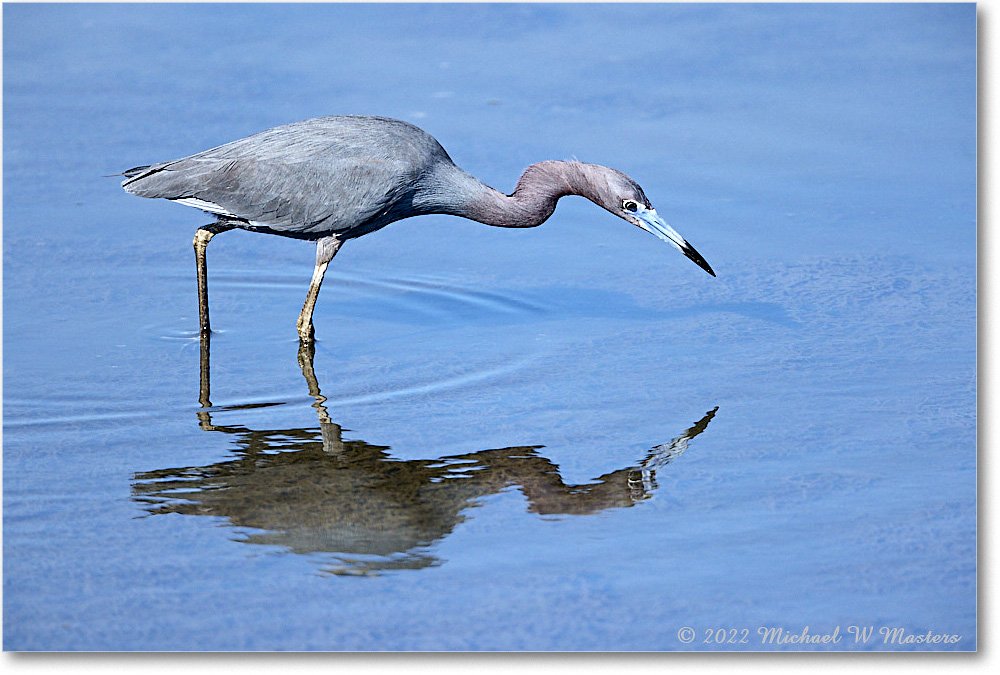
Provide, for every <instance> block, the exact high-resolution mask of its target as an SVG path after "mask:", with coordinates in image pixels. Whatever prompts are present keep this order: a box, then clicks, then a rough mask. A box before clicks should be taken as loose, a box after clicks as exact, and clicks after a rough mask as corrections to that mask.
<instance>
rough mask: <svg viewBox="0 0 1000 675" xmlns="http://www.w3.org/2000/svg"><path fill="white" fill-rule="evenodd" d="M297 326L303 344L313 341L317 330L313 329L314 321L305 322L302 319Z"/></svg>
mask: <svg viewBox="0 0 1000 675" xmlns="http://www.w3.org/2000/svg"><path fill="white" fill-rule="evenodd" d="M296 328H297V329H298V331H299V341H300V342H302V343H303V344H309V343H310V342H313V336H314V335H315V333H316V331H314V330H313V325H312V321H310V322H309V323H303V322H302V321H299V322H298V323H297V324H296Z"/></svg>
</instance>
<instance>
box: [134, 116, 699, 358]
mask: <svg viewBox="0 0 1000 675" xmlns="http://www.w3.org/2000/svg"><path fill="white" fill-rule="evenodd" d="M123 175H124V176H126V179H125V180H124V181H123V182H122V187H124V188H125V190H126V191H127V192H129V193H131V194H134V195H138V196H139V197H149V198H163V199H169V200H171V201H175V202H177V203H179V204H184V205H185V206H193V207H195V208H198V209H202V210H203V211H207V212H208V213H211V214H213V215H215V216H216V217H217V218H218V221H217V222H216V223H214V224H212V225H208V226H206V227H203V228H201V229H199V230H198V232H197V234H196V235H195V239H194V248H195V257H196V263H197V272H198V308H199V315H200V324H201V331H202V332H203V333H207V332H210V331H211V326H210V322H209V316H208V279H207V274H208V272H207V263H206V260H205V249H206V247H207V246H208V242H209V241H210V240H211V239H212V237H213V236H215V235H216V234H218V233H220V232H225V231H226V230H231V229H233V228H242V229H244V230H251V231H253V232H265V233H268V234H278V235H282V236H285V237H293V238H296V239H306V240H309V241H315V242H316V268H315V270H314V272H313V277H312V281H311V282H310V284H309V292H308V293H307V294H306V301H305V304H304V305H303V307H302V312H301V313H300V314H299V320H298V323H297V326H298V331H299V338H300V339H301V340H302V341H303V342H310V341H311V340H312V339H313V335H314V332H315V331H314V329H313V322H312V314H313V309H314V308H315V306H316V298H317V297H318V296H319V289H320V285H321V284H322V283H323V276H324V274H325V273H326V268H327V266H328V265H329V264H330V261H331V260H332V259H333V256H335V255H336V254H337V251H338V250H339V249H340V246H341V244H342V243H343V242H345V241H346V240H348V239H354V238H355V237H360V236H362V235H364V234H368V233H369V232H374V231H375V230H379V229H381V228H383V227H385V226H386V225H388V224H390V223H394V222H396V221H397V220H402V219H403V218H409V217H411V216H419V215H429V214H435V213H437V214H448V215H454V216H461V217H463V218H469V219H471V220H475V221H478V222H480V223H485V224H487V225H494V226H497V227H535V226H537V225H541V224H542V223H543V222H545V221H546V220H547V219H548V217H549V216H551V215H552V212H553V211H554V210H555V208H556V202H557V201H558V200H559V198H560V197H565V196H567V195H580V196H581V197H586V198H587V199H589V200H590V201H592V202H594V203H595V204H597V205H598V206H601V207H603V208H605V209H607V210H608V211H610V212H611V213H613V214H615V215H616V216H618V217H620V218H622V219H624V220H626V221H628V222H630V223H632V224H633V225H636V226H637V227H641V228H642V229H644V230H646V231H647V232H650V233H652V234H654V235H656V236H657V237H659V238H660V239H662V240H663V241H666V242H668V243H670V244H673V245H674V246H676V247H677V249H678V250H679V251H680V252H681V253H683V254H684V255H685V256H687V257H688V258H690V259H691V260H693V261H694V262H695V263H696V264H697V265H698V266H699V267H701V268H702V269H703V270H705V271H706V272H708V273H709V274H711V275H712V276H713V277H714V276H715V272H714V271H713V270H712V268H711V267H710V266H709V264H708V263H707V262H706V261H705V259H704V258H703V257H702V256H701V254H700V253H698V252H697V251H696V250H695V249H694V247H692V246H691V245H690V244H689V243H687V241H685V240H684V238H683V237H682V236H681V235H679V234H678V233H677V231H676V230H674V229H673V228H672V227H670V226H669V225H667V223H666V222H665V221H664V220H663V218H661V217H660V216H658V215H657V213H656V210H655V209H654V208H653V207H652V205H651V204H650V203H649V200H648V199H646V195H645V194H644V193H643V191H642V188H641V187H639V185H638V184H637V183H636V182H635V181H634V180H632V179H631V178H629V177H628V176H626V175H625V174H624V173H622V172H621V171H618V170H617V169H609V168H608V167H605V166H599V165H597V164H584V163H583V162H577V161H573V162H562V161H548V162H539V163H537V164H532V165H531V166H529V167H528V168H527V169H525V171H524V173H523V174H522V175H521V178H520V179H519V180H518V182H517V187H516V188H515V189H514V192H513V193H511V194H509V195H505V194H503V193H502V192H499V191H498V190H495V189H493V188H491V187H490V186H488V185H486V184H485V183H483V182H482V181H480V180H478V179H477V178H475V177H473V176H471V175H469V174H468V173H466V172H465V171H463V170H462V169H460V168H458V167H457V166H456V165H455V163H454V162H452V160H451V157H449V156H448V153H447V152H445V149H444V148H443V147H442V146H441V144H440V143H438V142H437V141H436V140H435V139H434V137H432V136H431V135H430V134H428V133H427V132H425V131H424V130H422V129H420V128H418V127H415V126H413V125H412V124H409V123H407V122H402V121H400V120H394V119H388V118H385V117H371V116H366V115H341V116H332V117H318V118H316V119H310V120H305V121H302V122H296V123H294V124H286V125H283V126H280V127H275V128H273V129H268V130H267V131H262V132H260V133H258V134H254V135H252V136H248V137H247V138H243V139H240V140H238V141H233V142H232V143H227V144H225V145H221V146H219V147H217V148H212V149H211V150H205V151H204V152H199V153H198V154H195V155H191V156H190V157H184V158H182V159H175V160H172V161H169V162H160V163H158V164H152V165H148V166H139V167H135V168H133V169H129V170H127V171H125V172H124V174H123Z"/></svg>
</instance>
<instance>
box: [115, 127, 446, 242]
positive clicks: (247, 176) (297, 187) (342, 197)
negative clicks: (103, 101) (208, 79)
mask: <svg viewBox="0 0 1000 675" xmlns="http://www.w3.org/2000/svg"><path fill="white" fill-rule="evenodd" d="M442 164H445V165H450V166H454V165H453V164H452V162H451V159H450V158H449V157H448V154H447V153H446V152H445V150H444V148H442V147H441V145H440V144H439V143H438V142H437V141H436V140H435V139H434V138H433V137H432V136H431V135H429V134H428V133H426V132H425V131H423V130H422V129H420V128H418V127H415V126H413V125H411V124H408V123H406V122H402V121H399V120H392V119H387V118H382V117H366V116H337V117H320V118H315V119H310V120H305V121H303V122H296V123H293V124H286V125H284V126H280V127H275V128H273V129H269V130H267V131H262V132H260V133H258V134H254V135H253V136H248V137H246V138H243V139H240V140H238V141H233V142H232V143H227V144H225V145H221V146H219V147H216V148H212V149H211V150H206V151H204V152H199V153H197V154H195V155H191V156H190V157H185V158H183V159H178V160H173V161H170V162H163V163H160V164H154V165H151V166H149V167H139V168H137V169H133V170H130V171H128V172H125V175H126V176H127V177H128V178H127V179H126V180H125V181H124V182H123V183H122V186H123V187H124V188H125V190H126V191H128V192H130V193H132V194H134V195H138V196H140V197H150V198H155V197H160V198H164V199H172V200H176V201H180V202H182V203H185V204H188V205H191V206H198V207H199V208H203V209H204V210H206V211H210V212H212V213H215V214H217V215H219V216H220V217H223V218H230V219H238V220H239V221H246V222H247V223H248V224H249V225H251V226H255V227H260V228H264V229H267V230H270V231H272V232H275V233H276V234H286V235H289V236H301V237H306V238H316V237H320V236H324V235H327V234H331V233H340V234H342V235H343V236H345V237H351V236H358V235H360V234H364V233H366V232H370V231H372V230H374V229H378V228H379V227H382V226H384V225H386V224H388V223H389V222H392V221H394V220H398V219H399V218H400V217H405V216H407V215H413V213H410V212H408V204H410V203H411V202H412V200H413V192H414V190H415V189H418V188H419V185H420V182H421V179H422V177H424V176H427V175H430V174H433V173H434V171H435V169H436V167H438V166H439V165H442Z"/></svg>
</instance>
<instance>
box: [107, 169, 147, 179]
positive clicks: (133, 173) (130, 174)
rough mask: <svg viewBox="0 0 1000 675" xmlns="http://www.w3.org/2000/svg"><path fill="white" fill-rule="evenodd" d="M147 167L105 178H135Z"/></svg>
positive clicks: (109, 175)
mask: <svg viewBox="0 0 1000 675" xmlns="http://www.w3.org/2000/svg"><path fill="white" fill-rule="evenodd" d="M148 168H149V166H137V167H135V168H134V169H129V170H128V171H122V172H121V173H109V174H106V175H105V176H104V177H105V178H116V177H118V176H125V177H126V178H135V177H136V176H138V175H139V174H140V173H142V172H143V171H145V170H146V169H148Z"/></svg>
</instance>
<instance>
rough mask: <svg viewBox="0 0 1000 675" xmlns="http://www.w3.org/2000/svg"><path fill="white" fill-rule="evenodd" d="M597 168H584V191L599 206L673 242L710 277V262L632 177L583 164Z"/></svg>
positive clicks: (664, 239) (605, 168) (601, 167)
mask: <svg viewBox="0 0 1000 675" xmlns="http://www.w3.org/2000/svg"><path fill="white" fill-rule="evenodd" d="M585 166H589V167H593V168H594V169H601V171H594V170H591V171H588V172H587V173H588V174H590V175H589V176H588V179H589V180H588V183H589V186H588V188H589V189H588V190H587V192H588V194H586V195H584V196H586V197H587V198H588V199H590V200H591V201H593V202H594V203H595V204H597V205H598V206H602V207H604V208H605V209H607V210H608V211H610V212H611V213H613V214H615V215H616V216H618V217H619V218H623V219H624V220H627V221H628V222H630V223H632V224H633V225H635V226H636V227H641V228H642V229H644V230H646V232H649V233H650V234H654V235H656V236H657V237H659V238H660V239H662V240H663V241H665V242H668V243H670V244H673V245H674V246H676V247H677V249H678V250H679V251H680V252H681V253H683V254H684V255H685V256H687V257H688V258H690V259H691V260H693V261H694V263H695V264H696V265H698V267H700V268H702V269H703V270H705V271H706V272H708V273H709V274H711V275H712V276H713V277H714V276H715V272H713V271H712V268H711V266H710V265H709V264H708V263H707V262H706V261H705V259H704V258H702V257H701V254H700V253H698V251H696V250H694V247H693V246H691V244H689V243H687V241H685V240H684V237H682V236H681V235H680V234H678V233H677V231H676V230H675V229H674V228H672V227H670V226H669V225H667V223H666V221H665V220H663V218H661V217H660V216H659V215H658V214H657V213H656V209H654V208H653V206H652V205H651V204H650V203H649V200H648V199H646V195H645V193H643V191H642V188H641V187H639V184H638V183H636V182H635V181H634V180H632V179H631V178H629V177H628V176H626V175H625V174H624V173H622V172H621V171H618V170H617V169H609V168H607V167H603V166H597V165H594V164H590V165H585Z"/></svg>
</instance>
